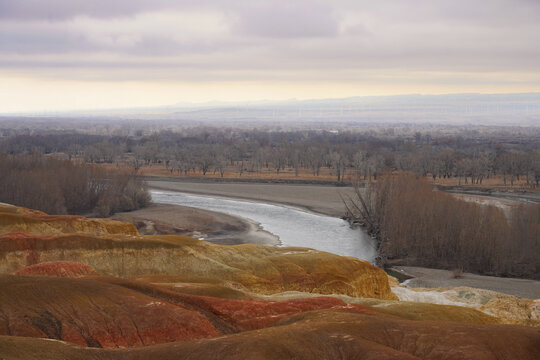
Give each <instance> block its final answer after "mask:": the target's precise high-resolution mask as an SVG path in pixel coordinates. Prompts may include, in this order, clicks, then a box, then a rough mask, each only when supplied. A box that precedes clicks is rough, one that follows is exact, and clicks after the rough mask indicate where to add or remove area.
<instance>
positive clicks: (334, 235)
mask: <svg viewBox="0 0 540 360" xmlns="http://www.w3.org/2000/svg"><path fill="white" fill-rule="evenodd" d="M151 194H152V200H153V201H154V202H156V203H163V204H175V205H183V206H191V207H195V208H199V209H207V210H212V211H219V212H222V213H226V214H231V215H236V216H240V217H243V218H248V219H251V220H253V221H255V222H258V223H260V224H261V226H262V227H263V229H264V230H266V231H268V232H271V233H272V234H274V235H277V236H279V239H280V241H281V243H282V245H283V246H302V247H309V248H313V249H317V250H322V251H327V252H331V253H334V254H338V255H344V256H353V257H356V258H359V259H363V260H368V261H373V259H374V258H375V255H376V251H375V247H374V242H373V240H372V239H371V238H370V237H369V236H368V235H367V234H366V233H365V232H363V231H362V230H361V229H352V228H351V227H350V226H349V223H348V222H346V221H345V220H342V219H338V218H335V217H331V216H326V215H320V214H315V213H312V212H308V211H305V210H303V209H299V208H294V207H289V206H281V205H273V204H266V203H262V202H255V201H246V200H233V199H227V198H222V197H214V196H204V195H195V194H186V193H181V192H175V191H161V190H152V191H151Z"/></svg>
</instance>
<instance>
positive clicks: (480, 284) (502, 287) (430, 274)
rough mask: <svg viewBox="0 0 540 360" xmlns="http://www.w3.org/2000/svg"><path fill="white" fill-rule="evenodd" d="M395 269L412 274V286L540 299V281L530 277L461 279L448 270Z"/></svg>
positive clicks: (467, 275)
mask: <svg viewBox="0 0 540 360" xmlns="http://www.w3.org/2000/svg"><path fill="white" fill-rule="evenodd" d="M393 269H394V270H396V271H398V272H401V273H403V274H406V275H409V276H412V277H413V278H412V279H410V280H407V281H406V282H405V284H406V285H407V286H409V287H412V288H439V287H451V286H452V287H453V286H468V287H473V288H478V289H486V290H493V291H497V292H501V293H505V294H510V295H516V296H519V297H524V298H528V299H540V281H535V280H529V279H513V278H501V277H495V276H483V275H476V274H471V273H463V276H462V277H461V278H459V279H455V278H454V277H453V276H452V272H450V271H447V270H438V269H428V268H422V267H415V266H395V267H394V268H393Z"/></svg>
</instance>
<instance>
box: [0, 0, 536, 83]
mask: <svg viewBox="0 0 540 360" xmlns="http://www.w3.org/2000/svg"><path fill="white" fill-rule="evenodd" d="M539 18H540V1H537V0H513V1H510V0H489V1H488V0H486V1H474V2H473V1H470V0H467V1H465V0H455V1H451V2H450V1H446V0H409V1H406V0H386V1H364V0H361V1H354V2H350V1H346V0H342V1H332V2H330V1H317V0H313V1H308V0H297V1H283V0H277V1H260V0H259V1H256V0H254V1H249V2H246V1H240V0H221V1H219V0H200V1H187V0H186V1H172V0H171V1H167V0H152V1H149V0H114V1H111V0H107V1H105V0H94V1H88V0H84V1H83V0H64V1H62V0H48V1H40V0H17V1H9V0H0V66H2V67H4V68H9V69H10V70H12V71H15V70H17V69H19V70H21V71H25V72H31V73H33V74H36V76H39V74H40V73H43V74H44V73H45V72H46V70H43V71H41V70H40V69H50V68H57V71H56V72H55V76H62V71H61V69H62V68H63V67H65V68H66V69H75V68H77V67H79V68H81V69H84V70H85V73H87V74H88V73H91V72H94V73H93V75H92V76H93V77H95V78H100V77H102V78H103V79H114V78H115V76H117V75H116V74H119V72H118V69H119V68H123V69H125V71H124V72H122V74H121V75H118V77H122V78H125V77H129V76H132V77H133V78H134V79H138V78H144V77H146V76H147V74H148V73H151V74H154V73H159V74H160V75H159V76H163V77H166V76H169V77H170V78H171V79H177V80H182V79H183V78H185V77H186V74H189V76H190V77H193V78H197V79H201V80H204V79H207V80H212V79H215V78H231V79H233V78H236V79H238V81H242V80H246V79H247V80H253V79H268V78H272V77H280V78H283V79H287V80H290V81H294V80H295V79H298V80H306V79H309V78H310V77H319V78H321V79H322V78H325V79H327V78H332V77H335V78H336V79H337V78H339V79H350V80H351V81H353V80H354V81H361V80H362V77H363V76H366V75H365V72H366V71H372V72H374V73H376V72H385V71H388V70H392V71H393V73H395V71H398V70H401V71H403V72H404V73H409V74H413V73H416V74H420V75H418V76H421V73H422V72H433V73H456V74H457V75H456V76H457V77H461V76H463V73H466V72H468V73H471V74H472V73H482V72H500V73H503V72H504V73H508V72H516V73H517V72H529V73H531V74H536V75H538V74H540V47H539V46H538V44H540V24H539V22H538V19H539ZM141 69H145V71H144V72H143V71H141ZM148 69H154V70H155V71H153V72H149V71H147V70H148ZM162 74H168V75H162ZM64 76H66V77H69V76H74V74H73V72H72V71H67V70H66V71H65V75H64ZM478 81H480V80H478ZM483 81H484V80H483Z"/></svg>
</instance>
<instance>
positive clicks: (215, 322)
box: [0, 205, 540, 360]
mask: <svg viewBox="0 0 540 360" xmlns="http://www.w3.org/2000/svg"><path fill="white" fill-rule="evenodd" d="M0 274H1V275H0V289H2V291H0V358H3V359H59V358H69V359H101V360H106V359H148V358H156V359H246V358H250V359H288V358H295V359H336V358H342V359H538V358H539V357H540V333H539V332H538V326H539V325H540V320H538V318H539V316H538V315H539V313H538V307H535V306H537V302H535V301H533V300H528V301H524V300H523V299H517V298H512V297H510V298H504V297H499V295H497V294H492V295H491V297H489V296H488V295H486V294H483V293H482V294H481V293H474V291H473V293H472V294H469V293H467V292H463V291H465V290H462V289H447V290H443V289H439V292H440V293H444V291H450V290H452V291H454V295H453V296H454V297H455V299H454V300H456V301H462V302H465V301H466V302H468V303H469V306H449V305H437V304H432V303H423V302H416V300H415V301H414V302H410V301H398V298H399V297H398V295H400V294H399V293H400V291H401V290H400V289H405V288H401V287H400V286H399V285H398V284H397V283H396V282H395V280H394V279H392V278H389V277H388V276H387V275H386V274H385V273H384V272H383V271H382V270H381V269H378V268H376V267H374V266H372V265H371V264H369V263H367V262H364V261H361V260H357V259H354V258H350V257H340V256H337V255H333V254H329V253H324V252H320V251H315V250H311V249H305V248H278V247H273V246H264V245H256V244H244V245H235V246H222V245H216V244H210V243H208V242H204V241H199V240H196V239H193V238H189V237H185V236H182V235H140V234H138V232H137V230H136V228H135V226H134V225H133V224H128V223H122V222H118V221H113V220H93V219H86V218H82V217H75V216H48V215H46V214H43V213H41V212H37V211H31V210H28V209H23V208H17V207H13V206H7V205H0ZM405 291H410V289H405ZM415 291H416V292H418V293H420V294H422V293H424V292H423V291H422V290H415ZM401 295H402V294H401ZM402 296H403V295H402ZM444 296H447V297H448V298H450V297H449V296H451V294H449V293H448V294H447V293H444ZM486 296H487V297H486ZM411 299H412V298H411ZM516 299H517V300H516ZM413 300H414V299H413ZM518 300H519V301H518ZM497 301H498V302H497ZM475 304H476V305H475ZM478 304H480V305H478ZM487 305H489V306H488V308H486V307H484V308H483V307H482V306H487ZM503 310H504V311H503Z"/></svg>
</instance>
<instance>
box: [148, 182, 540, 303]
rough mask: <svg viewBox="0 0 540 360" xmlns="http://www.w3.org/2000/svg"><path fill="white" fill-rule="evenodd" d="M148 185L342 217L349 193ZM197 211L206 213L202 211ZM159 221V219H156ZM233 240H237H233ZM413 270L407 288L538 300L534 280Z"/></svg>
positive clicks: (295, 188)
mask: <svg viewBox="0 0 540 360" xmlns="http://www.w3.org/2000/svg"><path fill="white" fill-rule="evenodd" d="M149 186H150V187H151V188H153V189H160V190H169V191H180V192H186V193H192V194H201V195H210V196H220V197H227V198H239V199H247V200H253V201H258V202H264V203H275V204H281V205H290V206H295V207H300V208H304V209H307V210H310V211H313V212H317V213H321V214H324V215H329V216H334V217H340V216H342V215H343V214H344V211H345V209H344V206H343V203H342V201H341V198H340V196H339V195H340V194H342V195H346V194H352V191H353V189H352V188H350V187H349V188H347V187H335V186H320V185H292V184H257V183H209V182H203V183H199V182H181V181H172V182H170V181H149ZM456 195H457V194H456ZM458 196H460V195H458ZM474 197H475V196H474ZM469 200H472V199H469ZM490 200H491V201H490V202H489V204H492V205H497V204H495V203H493V202H497V201H496V198H490ZM512 200H513V199H512ZM503 203H504V205H506V206H508V205H510V204H509V203H512V205H514V206H515V205H516V201H515V200H513V201H509V200H508V199H506V200H504V199H501V203H499V204H498V205H499V206H501V205H503ZM143 211H144V210H143ZM199 211H200V212H206V211H205V210H199ZM217 214H219V213H217ZM222 215H224V214H222ZM233 218H234V217H233ZM160 219H163V218H162V217H160ZM237 236H238V237H241V236H242V235H239V234H238V235H237ZM237 240H239V239H238V238H237ZM243 242H249V240H246V239H244V240H243ZM403 268H405V267H400V269H403ZM407 268H411V267H407ZM414 269H417V271H411V272H408V273H409V274H410V275H411V276H413V277H415V279H414V280H415V281H412V280H411V281H410V282H409V283H408V284H409V286H411V287H427V288H429V287H446V286H471V287H478V288H483V289H488V290H493V291H499V292H503V293H507V294H511V295H516V296H521V297H528V298H533V299H535V298H540V292H539V290H538V289H539V288H540V282H538V281H533V280H522V279H511V278H499V277H491V276H480V275H475V274H466V276H465V277H463V278H460V279H455V278H452V276H451V273H450V272H448V271H445V270H437V269H426V268H414ZM531 284H532V285H531Z"/></svg>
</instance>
